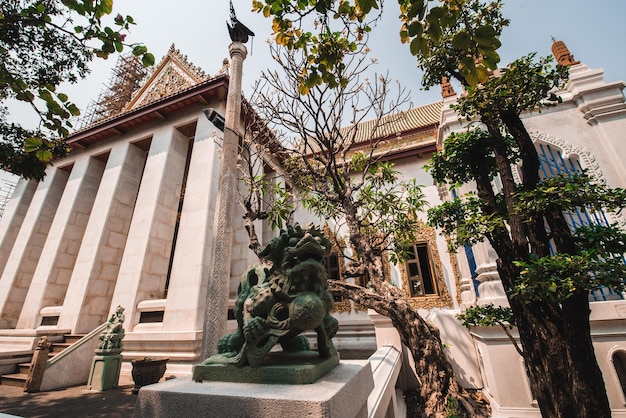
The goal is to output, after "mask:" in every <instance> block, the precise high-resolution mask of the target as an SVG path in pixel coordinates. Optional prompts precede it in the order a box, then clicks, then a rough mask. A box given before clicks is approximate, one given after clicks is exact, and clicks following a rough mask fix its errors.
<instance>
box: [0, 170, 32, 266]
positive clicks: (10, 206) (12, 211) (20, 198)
mask: <svg viewBox="0 0 626 418" xmlns="http://www.w3.org/2000/svg"><path fill="white" fill-rule="evenodd" d="M36 189H37V182H35V181H29V180H24V179H20V180H19V181H18V183H17V185H16V186H15V190H14V191H13V195H12V196H11V200H10V201H9V202H8V203H7V207H6V209H5V211H4V214H3V215H2V218H0V237H1V238H0V277H1V276H2V272H3V271H4V267H5V266H6V264H7V261H8V259H9V255H10V254H11V250H12V248H13V245H14V244H15V240H16V239H17V234H18V232H19V231H20V228H21V227H22V223H23V222H24V217H25V216H26V212H27V211H28V207H29V205H30V202H31V200H32V199H33V196H34V194H35V190H36Z"/></svg>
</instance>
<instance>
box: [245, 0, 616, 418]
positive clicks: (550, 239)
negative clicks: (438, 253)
mask: <svg viewBox="0 0 626 418" xmlns="http://www.w3.org/2000/svg"><path fill="white" fill-rule="evenodd" d="M398 3H399V5H400V10H401V15H400V20H401V29H400V38H401V40H402V41H403V42H406V43H408V44H409V47H410V52H411V53H412V54H413V55H415V56H416V57H417V60H418V65H419V66H420V67H421V68H422V69H423V70H424V74H425V75H424V79H423V85H424V86H425V87H430V86H433V85H435V84H438V83H439V82H440V81H441V80H442V78H444V77H445V78H448V79H456V80H457V81H458V82H460V83H461V84H462V85H463V86H464V88H465V89H466V90H467V91H468V95H467V97H466V98H465V99H464V100H462V101H460V103H459V107H458V111H459V112H460V113H461V114H462V115H465V116H467V117H468V118H470V119H472V120H477V121H478V122H480V123H482V125H483V128H484V129H486V130H481V129H474V130H470V131H468V132H467V133H464V134H455V135H453V136H451V137H450V138H448V139H447V140H446V142H445V144H444V151H443V152H442V153H440V154H438V155H437V156H436V157H435V159H434V161H433V164H432V166H433V171H432V172H433V176H434V177H435V178H436V179H437V180H438V181H440V182H441V183H446V184H452V185H455V184H461V183H465V182H469V181H474V182H475V183H476V195H475V196H468V197H466V198H464V199H457V200H454V201H453V202H450V203H447V204H445V205H443V206H442V207H440V208H437V209H436V210H433V211H432V212H431V216H430V218H431V222H432V223H433V224H434V225H438V226H440V227H442V228H443V229H444V231H445V232H446V233H448V234H450V235H451V237H452V238H453V241H452V243H453V244H461V243H469V244H471V243H475V242H478V241H479V240H481V239H483V238H487V239H488V241H489V242H490V244H491V245H492V247H493V248H494V249H495V250H496V253H497V254H498V257H499V258H498V260H497V268H498V272H499V275H500V278H501V280H502V283H503V286H504V288H505V290H506V292H507V296H508V298H509V303H510V306H511V309H512V315H513V318H514V321H515V323H516V325H517V327H518V329H519V333H520V340H521V344H522V346H523V353H524V354H523V355H524V360H525V365H526V367H527V371H528V374H529V377H530V381H531V386H532V390H533V393H534V395H535V396H536V397H537V401H538V403H539V406H540V409H541V411H542V414H543V415H544V416H550V417H552V416H555V417H557V416H559V417H565V416H567V417H576V416H581V417H582V416H610V409H609V405H608V401H607V397H606V391H605V388H604V384H603V381H602V376H601V374H600V370H599V368H598V365H597V362H596V359H595V356H594V352H593V346H592V343H591V337H590V332H589V331H590V329H589V312H590V311H589V303H588V291H589V290H591V289H595V288H597V287H598V286H600V285H607V286H610V287H612V288H614V289H616V290H621V289H622V286H623V284H622V278H623V277H624V267H623V266H624V264H623V260H622V255H623V253H624V250H625V248H624V239H623V238H624V237H623V234H622V233H621V232H620V231H619V230H618V229H617V228H616V227H615V226H609V227H597V226H590V227H587V228H584V229H581V230H579V231H576V233H574V232H573V231H571V230H570V228H569V227H568V225H567V223H566V222H565V220H564V217H563V211H564V210H568V209H572V208H574V207H579V206H580V207H585V206H589V205H591V207H592V209H597V208H600V207H602V208H604V209H609V210H610V209H614V210H617V209H618V208H620V207H623V205H624V203H625V202H624V191H623V190H609V189H606V188H603V187H602V185H600V184H598V183H597V182H596V181H594V180H593V179H590V178H589V177H587V176H586V175H585V174H584V173H580V174H578V175H574V176H571V177H570V178H559V179H553V180H547V179H540V177H539V172H538V168H539V161H538V158H537V153H536V150H535V148H534V144H533V142H532V139H531V138H530V135H528V132H527V131H526V129H525V128H524V125H523V123H522V121H521V119H520V115H521V114H522V113H523V112H526V111H530V110H536V109H539V108H540V107H541V106H543V105H544V104H545V103H546V101H548V102H549V101H553V102H554V101H555V100H557V101H558V98H556V97H554V96H553V95H552V94H551V93H550V91H551V89H552V88H554V87H557V86H559V85H561V84H562V83H563V82H564V81H565V78H564V74H563V72H562V71H561V70H560V69H559V70H556V71H555V70H550V69H549V67H548V64H549V63H548V62H547V61H545V60H539V62H538V63H537V62H536V61H535V58H534V57H533V56H529V57H525V58H522V59H521V60H518V61H516V62H515V63H513V64H511V65H510V66H509V67H508V68H507V69H506V70H505V71H503V72H502V73H500V72H497V71H496V72H493V70H496V69H497V65H498V62H499V56H498V54H497V49H498V48H499V47H500V42H499V39H498V38H499V36H500V33H501V30H502V28H503V27H504V26H506V25H507V24H508V20H507V19H505V18H504V17H503V16H502V14H501V11H500V10H501V2H500V1H498V0H496V1H491V2H483V1H479V0H440V1H437V2H435V1H428V0H398ZM382 5H383V1H382V0H381V1H379V0H355V1H354V2H350V1H339V2H335V1H332V0H322V1H308V2H307V1H303V2H301V1H298V2H284V1H279V0H276V1H272V0H270V1H265V3H262V2H256V1H255V2H253V7H255V8H256V9H257V10H259V11H262V12H263V13H264V14H265V15H266V16H273V27H274V31H275V32H276V33H277V41H278V42H279V43H280V44H283V45H285V46H287V47H288V48H292V49H298V50H302V51H304V52H305V54H306V55H307V56H308V57H309V62H311V63H312V64H315V65H317V67H315V66H314V67H313V68H312V70H313V71H312V72H310V73H304V75H303V76H302V77H301V78H300V84H301V88H302V89H303V91H304V92H306V88H310V87H311V86H317V85H324V84H328V85H331V84H336V83H341V80H342V78H337V77H335V78H333V75H332V73H330V74H329V73H328V72H327V71H326V70H327V69H328V68H336V67H340V66H341V62H342V59H343V58H344V57H345V54H347V50H346V49H345V48H341V43H342V42H344V40H345V39H346V37H347V36H349V35H348V33H337V32H334V36H335V37H327V38H326V39H324V42H323V45H319V44H318V41H319V39H318V38H315V37H313V36H312V35H311V34H310V32H306V31H303V30H302V29H301V27H300V26H299V25H298V24H297V23H298V22H300V21H301V19H303V18H306V17H308V16H311V15H315V16H316V17H318V16H319V15H326V14H329V13H330V15H331V16H332V17H333V18H334V19H335V21H336V22H346V21H350V22H354V24H355V25H356V30H355V32H353V33H357V34H361V33H366V32H367V31H368V30H369V23H368V22H367V19H366V18H367V16H368V14H370V13H372V11H375V10H377V9H379V8H382ZM294 15H295V19H294V18H293V16H294ZM294 22H296V23H294ZM320 65H321V66H322V68H321V69H320V68H319V67H320ZM517 164H519V165H521V167H522V170H523V178H522V182H521V184H517V182H516V181H515V177H514V176H513V172H512V166H514V165H517ZM496 176H498V177H499V178H500V180H501V181H502V184H503V188H502V190H494V188H493V187H492V184H491V180H493V179H494V178H495V177H496ZM583 186H585V188H584V190H585V193H583V194H578V193H575V192H571V191H572V190H577V189H576V188H577V187H583ZM453 187H454V186H453ZM566 191H568V192H567V193H566ZM582 197H584V199H581V198H582ZM546 225H547V229H546ZM551 246H552V250H553V251H554V255H552V254H551Z"/></svg>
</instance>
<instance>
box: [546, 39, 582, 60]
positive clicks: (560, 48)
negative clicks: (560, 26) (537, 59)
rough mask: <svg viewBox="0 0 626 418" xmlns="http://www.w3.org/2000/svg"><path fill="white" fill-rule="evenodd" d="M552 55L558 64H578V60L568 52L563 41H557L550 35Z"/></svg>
mask: <svg viewBox="0 0 626 418" xmlns="http://www.w3.org/2000/svg"><path fill="white" fill-rule="evenodd" d="M552 55H554V58H555V59H556V62H557V64H559V65H564V66H570V65H576V64H580V61H576V60H575V59H574V56H573V55H572V54H571V53H570V52H569V49H567V46H565V43H564V42H563V41H557V40H556V38H555V37H554V36H553V37H552Z"/></svg>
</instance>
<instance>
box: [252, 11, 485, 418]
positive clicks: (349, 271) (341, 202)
mask: <svg viewBox="0 0 626 418" xmlns="http://www.w3.org/2000/svg"><path fill="white" fill-rule="evenodd" d="M275 4H276V5H277V6H276V7H283V6H285V5H286V3H285V2H281V3H280V5H279V4H278V3H275ZM331 6H332V5H330V4H328V2H327V4H326V5H321V2H318V3H317V7H318V9H320V10H322V12H321V13H319V14H316V16H315V19H314V20H315V21H314V22H313V27H314V31H312V32H308V34H305V32H303V31H302V29H301V26H299V24H300V23H304V22H305V21H306V20H307V19H309V14H308V12H306V13H302V14H301V15H299V17H297V16H296V17H297V18H298V19H302V20H301V21H300V22H299V24H298V27H296V26H294V25H293V23H292V24H288V23H285V26H284V27H286V28H287V29H288V30H287V33H288V34H286V35H284V36H281V33H282V32H281V33H279V34H278V35H277V37H276V44H274V45H272V46H271V52H272V56H273V58H274V59H275V60H276V62H277V64H278V67H279V69H280V70H279V71H280V72H279V71H274V72H273V71H265V72H264V73H263V75H262V77H261V83H260V84H258V85H257V86H256V89H255V92H256V93H255V94H254V95H253V96H252V97H251V99H250V103H251V104H252V105H253V106H254V107H255V110H256V111H257V112H258V113H259V115H260V116H261V117H262V118H263V119H264V120H266V121H267V122H268V124H269V126H270V127H271V128H275V129H276V130H277V135H279V136H278V137H277V138H275V141H276V143H277V144H280V153H281V159H282V161H283V164H284V166H285V168H286V170H285V171H286V172H287V173H288V179H289V181H290V182H291V184H292V187H293V191H292V193H293V194H294V195H297V196H298V197H299V198H300V199H301V202H302V204H303V205H304V207H305V208H307V209H308V210H310V211H311V212H313V213H314V214H315V215H317V216H318V217H319V218H323V219H328V220H331V221H332V223H333V224H334V225H337V229H339V230H341V231H343V232H344V233H345V234H346V235H347V239H348V240H349V244H350V247H351V250H352V251H349V250H348V249H345V248H344V250H345V252H344V256H345V258H347V259H348V260H349V263H348V264H347V266H346V268H345V271H344V273H345V275H347V276H352V277H359V278H362V279H363V280H362V281H364V282H365V283H367V286H358V285H353V284H348V283H346V282H342V281H331V283H330V288H331V290H332V291H333V292H334V293H335V294H336V295H339V296H342V297H346V298H350V299H352V300H354V301H355V302H356V303H358V304H361V305H363V306H365V307H368V308H371V309H374V310H376V311H377V312H379V313H381V314H382V315H385V316H387V317H389V318H390V319H391V321H392V323H393V324H394V326H395V327H396V329H397V330H398V332H399V334H400V337H401V340H402V342H403V343H404V344H405V345H406V346H407V347H408V348H409V350H410V351H411V353H412V355H413V358H414V360H415V363H416V372H417V375H418V378H419V380H420V387H419V394H420V395H421V401H422V403H423V405H424V411H425V415H427V416H447V415H448V414H449V413H452V412H453V409H457V413H459V414H460V416H475V415H479V416H484V414H485V411H484V410H483V409H481V408H482V407H481V406H480V405H478V404H477V403H476V402H475V401H474V400H473V399H472V398H471V397H470V396H469V395H468V394H467V393H466V392H465V391H464V390H463V389H462V388H461V387H460V386H459V385H458V383H457V381H456V379H455V377H454V373H453V370H452V367H451V365H450V364H449V362H448V361H447V358H446V354H445V351H444V346H443V344H442V343H441V340H440V338H439V332H438V330H437V329H436V328H434V327H433V326H432V325H431V324H429V323H428V322H426V321H425V320H424V319H423V318H422V317H421V316H420V315H419V314H418V312H417V310H416V309H414V308H412V307H411V305H410V304H409V301H408V300H407V298H406V297H405V296H404V295H403V293H402V291H401V290H400V289H398V288H397V287H395V286H394V285H393V284H392V283H390V281H389V278H388V277H385V274H384V267H383V266H384V260H385V258H386V257H388V254H389V255H390V256H391V257H392V259H394V260H398V259H402V257H403V256H404V253H405V249H406V248H407V246H408V244H410V243H412V242H415V240H416V233H418V231H419V228H420V227H419V225H420V224H419V212H420V211H421V210H423V209H424V197H423V194H422V192H421V190H420V187H419V186H418V185H417V184H416V183H415V181H404V180H402V179H401V178H400V177H399V173H398V172H397V171H396V170H395V169H394V167H393V164H392V163H390V162H388V161H386V156H387V152H386V151H385V149H384V147H383V143H384V139H383V138H384V136H385V135H384V134H383V133H384V132H385V131H386V129H387V128H388V126H389V125H390V124H396V123H397V122H398V121H400V120H401V118H402V117H403V115H404V114H403V113H402V112H401V111H400V109H401V108H402V106H403V105H404V104H405V103H406V102H407V95H406V92H405V90H404V89H402V87H399V88H398V90H397V93H396V92H395V91H394V92H392V89H391V83H390V80H389V79H388V77H386V76H380V75H372V74H371V73H370V72H369V71H370V70H369V68H370V65H371V63H372V62H371V60H370V58H369V57H368V54H367V52H368V48H367V40H368V33H369V28H370V27H371V26H370V25H373V24H374V23H375V20H376V17H374V18H373V19H371V20H370V21H369V22H365V21H364V20H359V19H355V20H351V19H349V18H348V19H344V20H341V19H340V20H341V21H340V22H339V24H335V23H337V22H333V19H332V16H333V14H334V13H337V12H338V10H339V9H334V8H333V7H331ZM255 7H257V8H258V10H259V11H264V10H267V8H266V7H267V6H266V5H265V4H263V3H255ZM341 7H347V6H346V3H341V5H339V8H341ZM282 10H283V11H284V13H293V10H291V11H286V10H285V9H282ZM296 15H297V13H296ZM291 16H292V17H294V16H295V15H293V14H292V15H291ZM329 16H330V17H329ZM282 17H283V18H285V19H286V14H283V15H282ZM311 19H312V17H311ZM284 22H286V20H285V21H284ZM274 24H275V25H276V24H277V23H276V21H275V22H274ZM280 25H282V24H279V26H280ZM344 29H345V31H344ZM290 34H293V35H294V36H295V35H297V36H301V37H302V38H300V39H306V42H307V45H305V46H304V47H303V48H296V47H295V45H296V44H298V42H300V41H298V40H294V38H293V37H291V36H290ZM342 34H345V35H346V36H345V37H344V36H343V35H342ZM351 34H352V35H351ZM368 75H369V76H370V77H371V80H370V79H368V78H367V76H368ZM371 118H373V123H371V124H370V125H368V127H367V132H362V129H363V125H359V122H362V121H364V120H366V119H371ZM345 121H349V124H347V125H346V126H344V124H345ZM342 126H343V127H342ZM281 133H282V136H280V134H281ZM357 144H361V145H363V144H367V147H366V148H365V150H363V149H362V148H361V150H355V148H357ZM255 177H256V175H249V176H247V178H248V179H251V178H255ZM255 184H259V183H258V182H256V181H255ZM261 184H267V182H263V183H261ZM257 190H261V187H258V188H257ZM257 201H258V200H257ZM254 212H255V211H248V212H247V213H248V217H249V218H250V217H252V213H254ZM247 224H248V225H250V224H251V222H247ZM252 241H253V242H255V240H254V239H253V240H252Z"/></svg>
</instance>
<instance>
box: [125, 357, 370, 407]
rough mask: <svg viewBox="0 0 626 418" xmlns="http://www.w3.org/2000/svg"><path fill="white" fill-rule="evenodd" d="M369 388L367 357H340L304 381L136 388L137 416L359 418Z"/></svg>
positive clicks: (184, 382)
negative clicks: (317, 376) (322, 372)
mask: <svg viewBox="0 0 626 418" xmlns="http://www.w3.org/2000/svg"><path fill="white" fill-rule="evenodd" d="M373 388H374V381H373V378H372V370H371V367H370V364H369V362H368V361H360V360H353V361H342V362H341V363H340V364H339V365H338V366H337V367H335V368H334V369H333V370H331V371H330V372H329V373H327V374H326V375H324V376H323V377H322V378H320V379H319V380H318V381H317V382H315V383H312V384H304V385H281V384H259V383H232V382H204V383H197V382H194V381H192V380H191V378H179V379H172V380H169V381H166V382H163V383H158V384H155V385H150V386H146V387H144V388H142V389H141V390H140V391H139V397H138V399H137V404H136V406H135V417H136V418H154V417H163V418H169V417H172V418H174V417H176V418H178V417H192V416H211V417H220V418H240V417H255V418H265V417H267V418H270V417H271V418H275V417H277V416H278V417H280V416H283V417H293V416H298V417H311V418H324V417H326V418H331V417H332V418H364V417H367V397H368V396H369V394H370V392H371V391H372V389H373Z"/></svg>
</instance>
